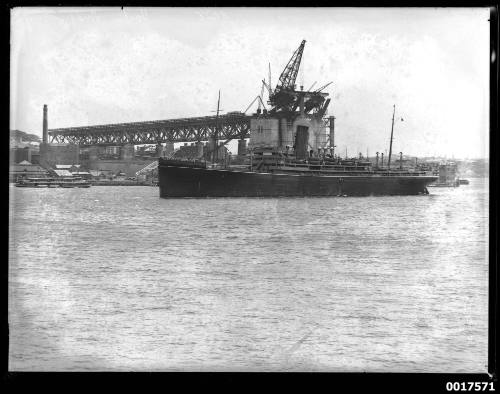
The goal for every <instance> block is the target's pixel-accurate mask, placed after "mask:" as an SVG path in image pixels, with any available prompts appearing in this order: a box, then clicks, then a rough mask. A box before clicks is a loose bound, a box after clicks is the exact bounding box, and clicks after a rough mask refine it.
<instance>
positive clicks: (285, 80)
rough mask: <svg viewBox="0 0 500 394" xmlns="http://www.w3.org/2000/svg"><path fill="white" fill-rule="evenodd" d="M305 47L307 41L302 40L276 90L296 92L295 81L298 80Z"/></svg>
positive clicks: (282, 74)
mask: <svg viewBox="0 0 500 394" xmlns="http://www.w3.org/2000/svg"><path fill="white" fill-rule="evenodd" d="M304 45H306V40H302V43H301V44H300V46H299V47H298V48H297V49H296V50H295V52H294V53H293V55H292V57H291V58H290V60H289V61H288V64H287V65H286V67H285V69H284V70H283V72H282V73H281V75H280V78H279V83H278V85H277V86H276V89H287V90H295V80H296V79H297V74H298V72H299V67H300V62H301V60H302V54H303V53H304Z"/></svg>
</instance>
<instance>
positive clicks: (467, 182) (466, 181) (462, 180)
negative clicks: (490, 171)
mask: <svg viewBox="0 0 500 394" xmlns="http://www.w3.org/2000/svg"><path fill="white" fill-rule="evenodd" d="M458 183H460V184H461V185H468V184H469V180H468V179H459V180H458Z"/></svg>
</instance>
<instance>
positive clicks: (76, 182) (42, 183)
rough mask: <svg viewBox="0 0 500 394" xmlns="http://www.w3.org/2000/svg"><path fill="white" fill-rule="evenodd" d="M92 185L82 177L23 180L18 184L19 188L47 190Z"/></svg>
mask: <svg viewBox="0 0 500 394" xmlns="http://www.w3.org/2000/svg"><path fill="white" fill-rule="evenodd" d="M91 185H92V184H91V183H90V182H89V181H86V180H84V179H82V178H81V177H60V178H21V179H19V180H18V182H17V183H16V186H17V187H35V188H41V187H47V188H57V187H65V188H70V187H80V188H87V187H90V186H91Z"/></svg>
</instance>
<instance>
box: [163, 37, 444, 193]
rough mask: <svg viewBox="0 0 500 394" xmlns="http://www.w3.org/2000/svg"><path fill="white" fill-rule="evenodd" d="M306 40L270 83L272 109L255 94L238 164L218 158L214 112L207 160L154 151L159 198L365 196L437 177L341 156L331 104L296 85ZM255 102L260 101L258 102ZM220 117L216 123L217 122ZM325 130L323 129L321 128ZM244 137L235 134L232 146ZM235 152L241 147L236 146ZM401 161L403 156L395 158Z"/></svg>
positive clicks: (418, 187)
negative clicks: (245, 149) (244, 150)
mask: <svg viewBox="0 0 500 394" xmlns="http://www.w3.org/2000/svg"><path fill="white" fill-rule="evenodd" d="M304 45H305V40H304V41H302V43H301V44H300V46H299V48H297V50H296V51H295V52H294V54H293V56H292V57H291V59H290V60H289V62H288V64H287V65H286V67H285V69H284V70H283V72H282V73H281V75H280V78H279V82H278V84H277V86H276V88H275V89H272V88H271V83H270V75H269V80H268V81H267V83H266V81H264V80H263V81H262V82H263V87H264V86H265V87H266V88H267V90H268V92H269V101H268V104H270V106H271V108H270V109H269V110H267V109H266V108H265V105H264V103H263V101H262V92H263V90H264V89H263V88H262V91H261V95H260V96H257V98H258V99H259V108H258V109H257V111H256V113H255V114H253V115H252V116H250V141H249V146H248V153H247V154H246V157H247V161H246V163H244V165H239V166H238V165H231V164H230V163H228V162H227V160H220V159H219V156H220V154H219V153H220V149H219V148H220V145H219V143H218V129H219V127H220V126H221V125H222V123H223V122H224V119H220V118H219V102H220V92H219V102H218V105H217V108H218V109H217V119H219V121H218V123H217V124H216V127H215V132H214V135H213V136H212V138H211V141H210V144H209V153H210V154H211V160H210V161H207V160H177V159H175V160H174V159H171V158H159V162H158V176H159V186H160V197H163V198H176V197H281V196H304V197H305V196H370V195H418V194H427V193H428V191H427V185H429V184H430V183H432V182H434V181H436V180H437V178H438V177H437V176H434V175H432V174H428V173H426V172H424V171H419V170H418V169H403V168H402V167H401V166H400V167H399V168H392V169H391V167H390V160H391V153H392V130H393V128H394V113H393V122H392V129H391V149H390V152H389V159H388V165H387V166H386V167H384V166H383V163H382V165H380V166H379V161H378V156H377V161H376V163H375V165H374V164H373V163H372V162H371V161H369V160H368V159H366V158H362V157H361V156H360V157H359V158H353V159H347V158H344V159H341V158H340V157H338V156H337V155H335V152H334V147H335V145H334V120H335V118H334V117H333V116H330V117H329V118H327V119H325V118H324V116H325V113H326V110H327V108H328V105H329V103H330V99H329V98H327V97H328V93H326V92H324V91H323V90H324V89H325V88H326V87H327V86H329V85H330V83H328V84H326V85H323V86H322V87H321V88H319V89H316V90H311V89H312V87H311V88H309V89H308V90H304V89H303V87H302V86H301V88H300V90H296V88H295V87H296V85H295V81H296V78H297V74H298V70H299V66H300V62H301V58H302V53H303V51H304ZM261 104H262V106H261ZM219 123H220V124H219ZM327 129H329V132H328V130H327ZM244 144H245V140H241V141H239V146H238V147H239V148H240V147H241V146H242V145H244ZM239 153H240V152H239ZM400 163H402V160H400Z"/></svg>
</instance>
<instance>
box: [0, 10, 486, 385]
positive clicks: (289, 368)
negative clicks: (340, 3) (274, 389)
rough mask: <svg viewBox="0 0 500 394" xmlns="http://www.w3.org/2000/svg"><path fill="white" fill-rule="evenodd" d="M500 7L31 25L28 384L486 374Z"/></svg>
mask: <svg viewBox="0 0 500 394" xmlns="http://www.w3.org/2000/svg"><path fill="white" fill-rule="evenodd" d="M490 12H491V10H490V8H488V7H467V8H459V7H443V8H439V7H422V8H418V7H413V8H406V7H389V8H384V7H380V8H369V7H363V8H348V7H346V8H344V7H331V8H323V7H311V8H308V7H303V8H294V7H282V8H273V7H268V8H260V7H255V8H250V7H210V8H204V7H190V8H182V7H126V6H124V7H99V6H88V7H65V6H62V7H50V6H37V7H35V6H33V7H31V6H25V7H23V6H20V7H13V8H12V9H11V10H10V23H11V25H10V112H9V132H10V146H9V196H8V198H9V225H8V236H9V246H8V249H9V250H8V253H9V256H8V330H9V338H8V340H9V348H8V370H9V371H10V372H332V373H349V372H357V373H361V372H363V373H364V372H366V373H393V372H396V373H455V374H486V373H488V340H489V332H488V327H489V326H488V322H489V312H491V311H490V310H489V287H488V286H489V275H490V269H489V260H490V259H489V248H490V240H489V237H490V229H489V221H490V203H489V200H490V190H489V182H490V170H489V169H490V157H489V156H490V111H491V108H490V62H491V61H492V60H491V53H490V28H491V26H490V22H491V21H490ZM490 367H491V365H490ZM450 384H452V383H450ZM491 384H493V383H491ZM492 388H493V386H492V387H489V390H491V389H492ZM446 389H447V390H449V391H451V390H456V387H455V388H454V387H453V386H450V387H447V388H446Z"/></svg>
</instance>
